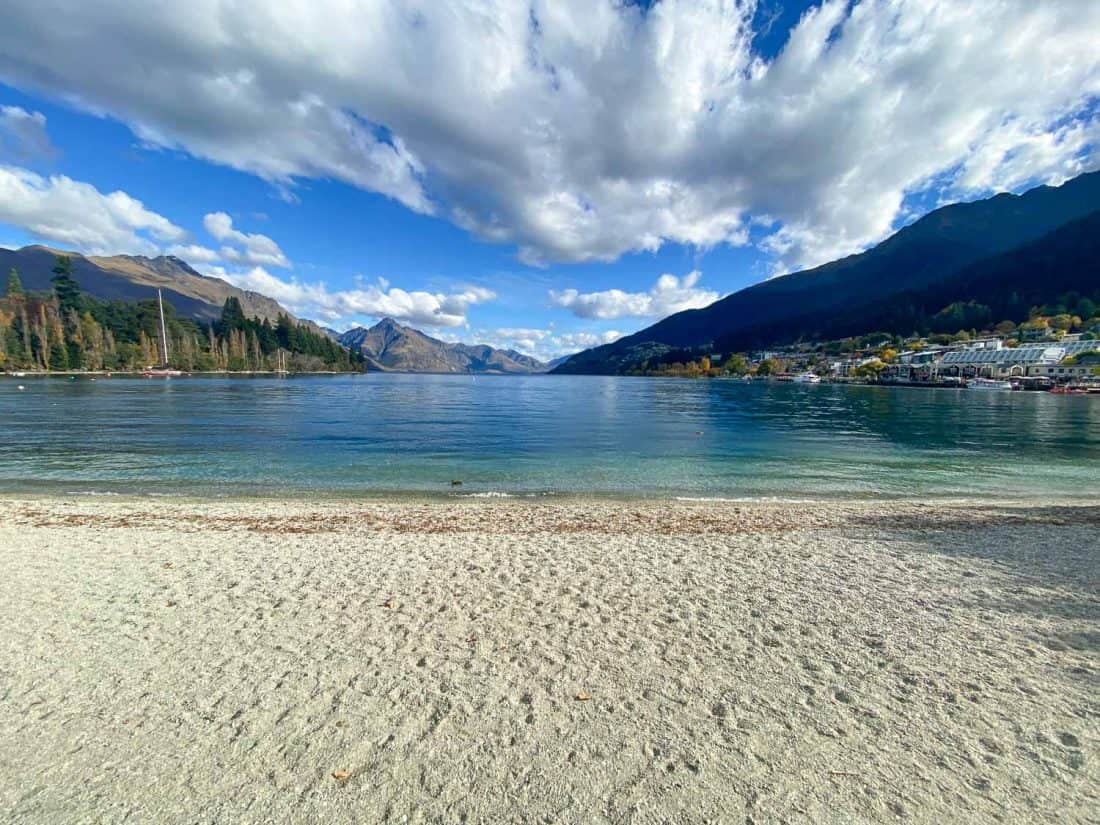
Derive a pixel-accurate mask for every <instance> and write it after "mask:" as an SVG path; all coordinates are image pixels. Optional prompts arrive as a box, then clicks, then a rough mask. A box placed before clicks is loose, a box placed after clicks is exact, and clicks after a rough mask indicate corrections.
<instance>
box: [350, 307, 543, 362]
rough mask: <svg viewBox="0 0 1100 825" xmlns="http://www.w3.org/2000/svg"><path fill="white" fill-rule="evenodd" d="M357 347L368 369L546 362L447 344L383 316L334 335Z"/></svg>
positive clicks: (490, 349)
mask: <svg viewBox="0 0 1100 825" xmlns="http://www.w3.org/2000/svg"><path fill="white" fill-rule="evenodd" d="M337 340H338V341H339V342H340V343H341V344H343V345H344V346H345V347H347V348H348V349H351V350H353V351H359V352H362V353H363V356H364V357H365V358H366V359H367V365H368V368H369V369H374V370H385V371H388V372H444V373H533V372H545V371H546V365H545V364H543V363H542V362H541V361H537V360H535V359H534V358H531V357H530V356H528V355H523V354H522V353H519V352H515V351H514V350H498V349H494V348H493V347H490V346H488V345H485V344H448V343H447V342H445V341H440V340H438V339H436V338H432V337H430V336H428V335H425V334H424V333H423V332H420V331H419V330H415V329H412V328H411V327H405V326H402V325H401V324H399V323H397V322H396V321H394V320H393V319H392V318H384V319H383V320H382V321H380V322H379V323H377V324H375V325H374V326H373V327H371V328H370V329H366V328H364V327H356V328H355V329H351V330H348V331H347V332H345V333H344V334H343V335H341V336H340V337H339V338H338V339H337Z"/></svg>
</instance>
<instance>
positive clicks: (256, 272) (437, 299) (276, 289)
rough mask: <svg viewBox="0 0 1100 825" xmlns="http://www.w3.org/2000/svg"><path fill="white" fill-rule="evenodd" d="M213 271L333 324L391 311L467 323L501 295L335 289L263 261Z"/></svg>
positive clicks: (417, 320) (399, 316)
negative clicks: (278, 272) (275, 271)
mask: <svg viewBox="0 0 1100 825" xmlns="http://www.w3.org/2000/svg"><path fill="white" fill-rule="evenodd" d="M207 271H208V273H209V274H212V275H217V276H218V277H221V278H224V279H225V280H227V281H229V282H230V283H231V284H233V285H234V286H238V287H240V288H241V289H248V290H252V291H253V292H261V293H263V294H264V295H267V296H268V297H270V298H274V299H275V300H276V301H278V302H279V303H280V304H282V305H283V306H285V307H286V308H287V309H289V310H290V311H291V312H293V313H294V314H295V315H297V316H299V317H306V318H312V319H314V320H317V321H320V322H322V323H325V324H328V325H343V326H350V325H352V324H354V323H362V322H365V320H366V319H368V318H383V317H387V316H388V317H391V318H394V319H396V320H398V321H405V322H407V323H409V324H412V325H414V326H417V325H419V326H422V327H459V326H464V325H465V324H466V322H467V311H468V310H469V308H470V307H471V306H473V305H474V304H481V303H485V302H487V301H491V300H493V299H494V298H496V294H495V293H494V292H492V291H491V290H488V289H485V288H483V287H476V286H469V287H464V288H463V289H461V290H459V291H458V292H452V293H439V292H424V291H411V292H410V291H407V290H404V289H400V288H398V287H393V286H390V285H389V284H388V282H385V281H382V280H380V282H379V283H377V284H371V285H369V286H366V287H364V288H360V289H351V290H337V291H331V292H330V291H329V289H328V288H327V287H326V286H325V284H323V283H319V282H318V283H305V282H302V281H299V280H297V279H295V278H291V279H283V278H279V277H277V276H275V275H272V274H271V273H270V272H268V271H267V270H266V269H264V268H263V267H253V268H252V269H250V270H248V271H245V272H227V271H226V270H225V269H223V268H221V267H213V268H211V269H208V270H207Z"/></svg>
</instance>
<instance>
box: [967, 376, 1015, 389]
mask: <svg viewBox="0 0 1100 825" xmlns="http://www.w3.org/2000/svg"><path fill="white" fill-rule="evenodd" d="M966 388H967V389H968V390H1011V389H1012V382H1011V381H997V380H995V379H993V378H971V379H970V380H969V381H967V382H966Z"/></svg>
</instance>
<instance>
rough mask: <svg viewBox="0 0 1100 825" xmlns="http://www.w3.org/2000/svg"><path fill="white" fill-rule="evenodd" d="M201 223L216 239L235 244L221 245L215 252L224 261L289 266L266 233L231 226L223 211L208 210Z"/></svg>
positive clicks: (227, 216)
mask: <svg viewBox="0 0 1100 825" xmlns="http://www.w3.org/2000/svg"><path fill="white" fill-rule="evenodd" d="M202 225H203V227H205V229H206V231H207V232H209V233H210V236H211V237H212V238H214V240H216V241H222V242H223V243H226V244H237V247H239V248H237V247H233V246H223V247H222V248H221V250H220V251H219V252H218V253H216V254H218V255H219V256H220V257H221V258H222V259H224V260H226V261H232V262H234V263H238V264H254V265H256V266H279V267H284V268H286V267H289V266H290V261H289V260H288V259H287V257H286V255H284V254H283V250H281V249H280V248H279V245H278V244H277V243H275V241H273V240H272V239H271V238H269V237H268V236H267V235H259V234H256V235H250V234H248V233H246V232H241V231H239V230H237V229H234V228H233V219H232V218H231V217H229V215H227V214H225V213H224V212H210V213H208V214H207V215H204V216H203V219H202Z"/></svg>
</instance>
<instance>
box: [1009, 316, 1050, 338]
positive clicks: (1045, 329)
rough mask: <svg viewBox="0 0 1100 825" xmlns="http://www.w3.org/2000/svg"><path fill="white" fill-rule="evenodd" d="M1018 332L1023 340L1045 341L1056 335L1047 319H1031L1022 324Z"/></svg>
mask: <svg viewBox="0 0 1100 825" xmlns="http://www.w3.org/2000/svg"><path fill="white" fill-rule="evenodd" d="M1016 333H1017V334H1018V335H1019V337H1020V340H1021V341H1045V340H1046V339H1047V338H1050V337H1052V336H1053V335H1054V330H1053V329H1051V327H1050V324H1048V323H1047V322H1046V321H1029V322H1028V323H1026V324H1021V325H1020V326H1019V327H1018V328H1017V330H1016Z"/></svg>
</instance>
